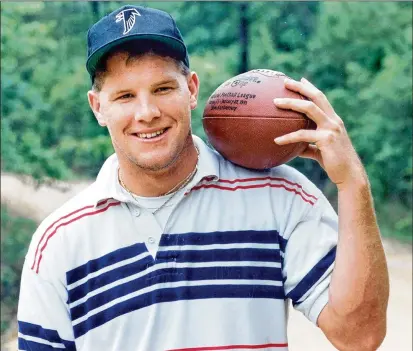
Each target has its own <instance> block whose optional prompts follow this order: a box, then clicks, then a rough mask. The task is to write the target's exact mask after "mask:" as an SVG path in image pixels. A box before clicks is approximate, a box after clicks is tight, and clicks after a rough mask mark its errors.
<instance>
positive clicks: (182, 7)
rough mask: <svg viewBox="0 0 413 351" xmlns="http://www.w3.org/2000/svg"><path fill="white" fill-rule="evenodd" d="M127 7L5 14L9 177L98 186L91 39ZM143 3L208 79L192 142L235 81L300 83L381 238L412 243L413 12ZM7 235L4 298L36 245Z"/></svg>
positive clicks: (100, 140)
mask: <svg viewBox="0 0 413 351" xmlns="http://www.w3.org/2000/svg"><path fill="white" fill-rule="evenodd" d="M123 4H126V3H124V2H114V1H105V2H96V1H93V2H82V1H76V2H24V3H18V2H14V3H4V2H3V3H1V54H2V55H1V57H2V59H1V102H2V104H1V134H2V135H1V136H2V138H1V148H2V156H1V170H2V172H13V173H20V174H28V175H31V176H33V177H34V178H35V179H37V180H38V181H43V180H44V179H47V178H56V179H67V180H70V179H79V178H93V177H94V176H95V175H96V174H97V172H98V170H99V168H100V166H101V164H102V163H103V161H104V160H105V158H106V157H108V156H109V155H110V154H111V153H113V148H112V145H111V142H110V138H109V136H108V133H107V131H106V130H105V129H103V128H101V127H99V126H98V124H97V123H96V121H95V119H94V117H93V115H92V113H91V111H90V109H89V106H88V103H87V99H86V92H87V90H88V89H89V88H90V80H89V77H88V74H87V72H86V69H85V59H86V32H87V29H88V28H89V26H90V25H91V24H92V23H93V22H94V21H96V20H97V19H98V18H100V17H101V16H102V15H104V14H106V13H109V12H110V11H112V10H114V9H116V8H118V7H119V6H121V5H123ZM141 4H143V5H148V6H152V7H155V8H159V9H163V10H166V11H168V12H170V13H171V14H172V16H173V17H174V18H175V19H176V21H177V23H178V26H179V27H180V29H181V32H182V34H183V36H184V38H185V39H186V42H187V45H188V50H189V53H190V63H191V68H192V69H193V70H195V71H197V73H198V74H199V76H200V79H201V93H200V103H199V107H198V109H197V110H195V111H194V113H193V120H192V125H193V130H194V133H195V134H197V135H199V136H201V137H202V138H205V134H204V131H203V128H202V123H201V117H202V112H203V106H204V104H205V102H206V100H207V99H208V97H209V96H210V95H211V93H212V92H213V91H214V90H215V89H216V87H218V85H220V84H221V83H222V82H223V81H225V80H226V79H228V78H230V77H231V76H234V75H236V74H238V73H241V72H244V71H247V70H250V69H254V68H268V69H273V70H277V71H282V72H284V73H286V74H287V75H289V76H290V77H292V78H295V79H300V78H301V77H303V76H304V77H306V78H307V79H309V80H310V81H311V82H313V83H314V84H315V85H316V86H317V87H318V88H320V89H321V90H322V91H323V92H324V93H325V94H326V95H327V97H328V98H329V100H330V101H331V103H332V105H333V106H334V108H335V109H336V111H337V113H338V114H339V115H340V116H341V117H342V118H343V120H344V122H345V124H346V126H347V129H348V131H349V134H350V136H351V138H352V140H353V142H354V145H355V147H356V149H357V151H358V153H359V155H360V157H361V159H362V160H363V163H364V164H365V166H366V169H367V172H368V174H369V177H370V181H371V184H372V189H373V194H374V197H375V203H376V207H377V210H378V214H379V221H380V224H381V228H382V231H383V234H384V235H387V236H394V237H397V238H399V239H403V240H408V241H411V235H412V234H411V229H412V219H411V205H412V112H413V111H412V3H410V2H394V3H391V2H358V3H357V2H350V3H348V2H159V3H158V2H142V3H141ZM291 165H293V166H295V167H297V168H298V169H299V170H301V171H302V172H303V173H304V174H306V175H307V176H308V177H309V178H310V179H311V180H313V181H314V182H315V183H316V184H317V185H318V186H319V187H320V188H322V189H323V190H324V191H325V192H326V193H327V194H328V195H329V197H330V199H331V200H332V201H334V191H332V187H331V184H330V183H329V181H328V179H327V178H326V176H325V173H324V171H323V170H322V169H321V168H320V167H319V166H318V165H317V164H316V163H315V162H312V161H309V160H302V159H296V160H294V161H292V162H291ZM4 221H6V222H4ZM16 221H17V222H16ZM10 223H17V224H16V225H17V227H18V228H21V229H15V227H14V226H12V225H11V224H10ZM13 225H14V224H13ZM3 228H5V230H6V232H7V233H10V230H12V231H15V232H16V233H17V232H18V233H21V232H22V231H27V230H28V229H30V230H31V229H32V228H31V227H30V225H29V224H26V222H21V221H20V220H17V219H15V217H13V216H12V215H11V214H10V213H8V212H7V213H4V214H3V213H2V229H3ZM11 228H13V229H11ZM6 232H5V233H3V231H2V249H3V250H4V248H5V247H7V251H8V252H9V250H11V252H12V254H10V255H6V258H5V259H6V260H13V259H14V260H17V261H18V262H17V261H16V262H17V263H16V262H12V263H10V262H4V261H3V259H2V299H3V291H9V290H10V287H9V283H10V282H11V281H12V282H14V283H15V280H13V279H15V277H12V274H11V273H10V271H9V270H6V271H5V273H3V265H5V266H7V267H13V269H15V268H16V267H19V265H21V260H22V255H21V254H20V250H21V246H23V247H24V248H25V247H26V246H27V240H29V238H30V234H31V233H28V234H26V239H27V240H26V241H25V240H20V239H19V238H20V237H21V236H20V234H19V235H18V236H17V238H16V236H15V235H9V234H6ZM22 235H23V234H22ZM23 236H24V235H23ZM10 240H15V242H13V243H11V242H10ZM9 256H10V257H9ZM3 257H4V256H3ZM11 284H12V285H13V283H11ZM5 289H6V290H5ZM2 301H3V300H2ZM2 318H3V317H2Z"/></svg>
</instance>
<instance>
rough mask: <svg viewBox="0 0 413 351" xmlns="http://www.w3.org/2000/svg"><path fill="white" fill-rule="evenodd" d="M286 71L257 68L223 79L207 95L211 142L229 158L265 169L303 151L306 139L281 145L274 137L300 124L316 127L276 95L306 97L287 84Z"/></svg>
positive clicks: (206, 127)
mask: <svg viewBox="0 0 413 351" xmlns="http://www.w3.org/2000/svg"><path fill="white" fill-rule="evenodd" d="M286 77H287V76H286V75H285V74H284V73H281V72H277V71H273V70H269V69H255V70H252V71H249V72H246V73H243V74H240V75H238V76H235V77H233V78H231V79H229V80H227V81H226V82H224V83H222V84H221V85H220V86H219V87H218V88H217V89H216V90H215V91H214V93H213V94H212V95H211V96H210V97H209V99H208V101H207V103H206V106H205V109H204V113H203V118H202V124H203V127H204V130H205V134H206V136H207V138H208V140H209V143H210V144H211V145H212V146H213V147H214V148H215V149H216V150H217V151H218V152H219V153H220V154H221V155H222V156H224V157H225V158H226V159H228V160H229V161H231V162H233V163H235V164H237V165H239V166H242V167H246V168H251V169H258V170H264V169H268V168H272V167H276V166H279V165H281V164H283V163H286V162H288V161H290V160H292V159H293V158H295V157H296V156H297V155H299V154H300V153H301V152H302V151H303V150H304V149H305V148H306V147H307V143H302V142H300V143H294V144H289V145H283V146H280V145H277V144H275V142H274V138H276V137H279V136H281V135H285V134H288V133H291V132H294V131H297V130H299V129H315V128H316V125H315V123H314V122H313V121H312V120H310V119H309V118H308V117H307V116H306V115H304V114H302V113H299V112H296V111H292V110H284V109H279V108H277V107H276V106H275V104H274V101H273V100H274V99H275V98H295V99H305V98H304V97H303V96H302V95H300V94H298V93H296V92H293V91H291V90H288V89H286V88H285V87H284V80H285V78H286Z"/></svg>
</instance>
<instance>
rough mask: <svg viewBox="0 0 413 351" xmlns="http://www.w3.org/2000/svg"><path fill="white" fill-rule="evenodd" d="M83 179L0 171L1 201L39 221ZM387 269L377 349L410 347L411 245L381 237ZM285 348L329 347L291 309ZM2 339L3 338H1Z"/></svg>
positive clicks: (315, 350)
mask: <svg viewBox="0 0 413 351" xmlns="http://www.w3.org/2000/svg"><path fill="white" fill-rule="evenodd" d="M87 185H88V183H87V182H80V183H72V184H69V183H55V184H51V185H48V186H41V187H39V188H35V186H34V184H33V182H31V181H30V180H28V179H21V178H18V177H15V176H14V175H11V174H2V175H1V203H6V204H8V206H10V208H12V209H13V210H14V211H16V212H18V213H19V214H20V215H22V216H27V217H30V218H32V219H34V220H36V221H41V220H42V219H43V218H44V217H45V216H46V215H47V214H49V213H50V212H52V211H53V210H54V209H55V208H56V207H58V206H59V205H61V204H62V203H63V202H64V201H66V200H67V199H69V198H70V197H72V196H73V195H74V194H76V193H78V192H79V191H80V190H82V189H84V188H85V187H86V186H87ZM384 246H385V250H386V255H387V260H388V266H389V271H390V302H389V308H388V326H387V336H386V338H385V340H384V342H383V344H382V346H381V347H380V348H379V349H378V350H380V351H411V350H412V247H411V246H410V245H402V244H400V243H398V242H396V241H392V240H389V239H385V240H384ZM288 335H289V345H290V346H289V349H290V350H292V351H333V350H336V349H335V348H334V347H332V346H331V345H330V344H329V342H328V341H327V339H326V338H325V337H324V335H323V333H322V332H321V331H320V330H319V329H318V328H317V327H315V326H314V325H312V324H311V323H310V322H309V321H307V319H306V318H305V317H304V316H303V315H302V314H301V313H299V312H296V311H295V310H293V309H291V313H290V319H289V328H288ZM15 336H16V331H15V330H11V331H10V333H9V335H8V336H7V337H6V339H9V340H7V341H8V342H7V345H4V346H2V348H1V349H2V350H5V351H7V350H9V351H15V350H16V349H17V347H16V341H15ZM5 341H6V340H5Z"/></svg>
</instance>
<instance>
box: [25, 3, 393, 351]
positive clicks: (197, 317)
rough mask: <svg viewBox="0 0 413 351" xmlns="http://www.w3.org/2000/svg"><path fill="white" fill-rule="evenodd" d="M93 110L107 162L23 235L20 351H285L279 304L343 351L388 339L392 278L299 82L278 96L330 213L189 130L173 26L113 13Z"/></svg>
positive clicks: (192, 82)
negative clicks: (109, 146) (107, 143)
mask: <svg viewBox="0 0 413 351" xmlns="http://www.w3.org/2000/svg"><path fill="white" fill-rule="evenodd" d="M87 69H88V71H89V73H90V76H91V78H92V82H93V88H92V90H91V91H89V92H88V99H89V104H90V106H91V109H92V110H93V112H94V114H95V116H96V119H97V121H98V123H99V124H100V125H101V126H104V127H106V128H108V130H109V133H110V137H111V140H112V143H113V147H114V149H115V154H114V155H112V156H111V157H109V158H108V160H107V161H106V162H105V164H104V165H103V167H102V169H101V171H100V173H99V175H98V177H97V179H96V182H95V183H93V184H92V185H91V186H90V187H89V188H88V189H86V190H85V191H83V192H82V193H81V194H79V195H78V196H76V197H75V198H74V199H72V200H70V201H69V202H68V203H66V204H65V205H64V206H62V207H61V208H60V209H58V210H57V211H55V212H54V213H53V214H52V215H50V216H49V217H48V218H47V219H45V220H44V222H43V223H42V224H41V225H40V227H39V228H38V230H37V231H36V233H35V234H34V236H33V240H32V243H31V246H30V248H29V252H28V254H27V257H26V261H25V265H24V270H23V276H22V285H21V294H20V302H19V313H18V320H19V348H20V349H21V350H54V349H67V350H151V351H152V350H153V351H157V350H239V349H262V350H287V349H288V342H287V330H286V329H287V311H288V301H289V300H292V302H293V305H294V306H295V308H297V309H298V310H300V311H301V312H303V313H304V314H305V316H306V317H307V318H308V319H309V320H310V321H312V322H313V323H315V324H317V325H318V326H319V327H320V328H321V329H322V330H323V332H324V333H325V335H326V337H327V338H328V339H329V340H330V341H331V343H332V344H333V345H334V346H335V347H336V348H338V349H340V350H352V351H355V350H375V349H377V347H378V346H379V345H380V344H381V342H382V340H383V338H384V336H385V333H386V308H387V301H388V292H389V286H388V275H387V267H386V262H385V256H384V252H383V247H382V244H381V240H380V233H379V229H378V227H377V223H376V219H375V214H374V209H373V202H372V198H371V194H370V189H369V183H368V179H367V176H366V173H365V171H364V168H363V166H362V164H361V162H360V160H359V158H358V156H357V154H356V152H355V150H354V148H353V146H352V144H351V142H350V140H349V138H348V136H347V134H346V130H345V128H344V125H343V123H342V120H341V119H340V117H338V116H337V115H336V113H335V112H334V110H333V108H332V107H331V105H330V103H329V102H328V100H327V99H326V98H325V96H324V95H323V94H322V93H321V92H320V91H319V90H317V88H315V87H314V86H313V85H312V84H311V83H310V82H308V81H307V80H305V79H302V80H301V81H293V80H287V81H286V82H285V85H286V87H287V88H288V89H291V90H293V91H297V92H299V93H301V94H302V95H304V96H306V97H308V98H309V101H304V100H295V99H281V100H280V99H276V100H275V101H274V103H275V104H276V105H277V106H278V107H280V108H284V109H291V110H296V111H300V112H303V113H305V114H307V116H308V117H309V118H311V119H312V120H314V121H315V122H316V123H317V130H314V131H304V130H303V131H299V132H296V133H292V134H290V135H285V136H283V137H281V138H279V139H277V140H275V142H277V143H278V144H287V143H292V142H299V141H306V142H310V143H311V145H310V146H309V147H308V148H307V150H305V151H304V152H303V154H302V155H301V156H302V157H307V158H312V159H315V160H317V161H318V162H319V163H320V165H321V166H322V167H323V168H324V169H325V171H326V172H327V174H328V176H329V177H330V179H331V181H332V182H334V183H335V184H336V185H337V188H338V202H339V209H338V212H339V213H338V218H339V221H338V220H337V216H336V214H335V213H334V211H333V210H332V208H331V206H330V205H329V203H328V201H327V200H326V198H325V197H324V196H323V194H322V193H321V192H320V191H319V190H318V189H317V188H316V187H315V186H314V185H313V184H311V183H310V182H309V181H308V180H307V179H306V178H305V177H304V176H303V175H302V174H300V173H298V172H297V171H295V170H294V169H292V168H291V167H288V166H285V165H284V166H280V167H276V168H274V169H271V170H268V171H264V172H259V173H258V172H254V171H251V170H247V169H243V168H241V167H238V166H235V165H233V164H231V163H230V162H229V161H227V160H225V159H223V158H222V157H221V156H220V155H219V154H218V153H216V152H215V151H213V150H211V149H210V148H209V147H207V146H206V145H205V144H204V143H203V142H202V141H201V140H200V139H199V138H197V137H196V136H193V135H192V133H191V124H190V122H191V110H193V109H195V108H196V106H197V96H198V89H199V79H198V76H197V75H196V73H195V72H191V71H190V70H189V60H188V56H187V50H186V47H185V44H184V42H183V39H182V37H181V34H180V32H179V30H178V28H177V27H176V24H175V22H174V21H173V19H172V18H171V17H170V16H169V15H168V14H166V13H164V12H162V11H158V10H155V9H150V8H144V7H140V6H124V7H122V8H120V9H118V10H116V11H114V12H112V13H111V14H109V15H108V16H106V17H104V18H102V19H101V20H100V21H99V22H97V23H96V24H95V25H94V26H92V27H91V28H90V30H89V32H88V61H87Z"/></svg>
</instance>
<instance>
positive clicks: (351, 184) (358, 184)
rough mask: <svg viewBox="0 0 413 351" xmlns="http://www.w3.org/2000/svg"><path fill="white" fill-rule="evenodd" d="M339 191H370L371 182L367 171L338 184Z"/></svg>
mask: <svg viewBox="0 0 413 351" xmlns="http://www.w3.org/2000/svg"><path fill="white" fill-rule="evenodd" d="M336 186H337V189H338V191H339V192H348V191H350V192H358V191H370V182H369V179H368V177H367V174H366V173H365V172H361V174H358V175H357V176H352V177H350V179H348V180H347V181H345V182H342V183H339V184H336Z"/></svg>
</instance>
